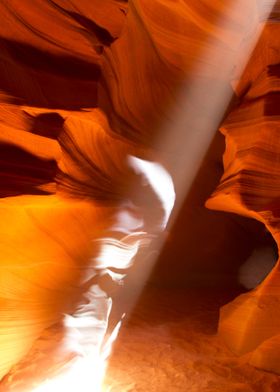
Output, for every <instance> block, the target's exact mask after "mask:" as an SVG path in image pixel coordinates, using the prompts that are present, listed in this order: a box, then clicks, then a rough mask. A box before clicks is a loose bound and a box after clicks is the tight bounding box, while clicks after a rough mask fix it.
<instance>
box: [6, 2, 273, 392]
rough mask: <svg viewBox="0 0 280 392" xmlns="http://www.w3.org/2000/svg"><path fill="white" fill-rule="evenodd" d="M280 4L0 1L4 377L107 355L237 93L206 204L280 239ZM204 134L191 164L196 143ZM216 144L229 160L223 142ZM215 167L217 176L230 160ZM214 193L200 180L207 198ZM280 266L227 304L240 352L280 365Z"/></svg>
mask: <svg viewBox="0 0 280 392" xmlns="http://www.w3.org/2000/svg"><path fill="white" fill-rule="evenodd" d="M271 5H272V2H271V1H267V2H266V1H264V2H259V1H257V0H248V1H246V2H244V1H236V0H231V1H228V2H227V3H226V4H225V2H224V1H222V0H211V1H210V0H201V1H195V2H194V1H188V0H176V1H172V0H169V1H166V0H155V1H150V0H130V1H125V0H91V1H89V0H79V1H78V0H77V1H68V0H36V1H29V0H27V1H24V2H22V1H19V0H11V1H5V0H2V1H0V15H1V24H0V49H1V50H0V71H1V72H0V151H1V156H0V175H1V181H0V196H1V199H0V210H1V222H0V238H1V244H0V250H1V252H0V253H1V258H0V269H1V271H0V303H1V306H0V350H1V356H0V379H2V385H1V387H2V388H3V390H4V391H5V390H7V391H8V390H11V391H12V390H14V391H17V392H19V391H24V390H28V391H29V390H31V389H32V388H33V387H35V386H38V385H40V383H41V382H43V381H44V380H46V379H51V378H52V377H53V376H54V375H57V374H58V373H60V370H61V369H63V370H65V368H67V366H68V365H69V367H70V368H71V366H72V365H73V368H74V369H77V366H76V365H77V363H78V369H79V363H80V362H79V361H81V363H83V362H82V360H83V359H86V360H88V359H89V362H90V361H91V360H93V361H95V360H96V358H101V357H102V361H103V360H104V358H105V357H106V355H107V354H108V352H109V349H110V344H111V341H112V339H113V338H114V337H115V335H116V329H115V324H116V322H115V321H114V322H113V321H111V318H110V317H111V315H112V313H111V310H112V311H113V309H114V305H115V303H116V302H118V298H119V296H120V294H119V293H120V289H121V288H122V284H123V281H124V278H125V276H126V275H127V273H128V271H129V268H130V267H131V266H132V264H133V262H134V261H135V260H136V261H137V257H139V255H140V256H141V254H142V253H141V252H144V250H145V249H147V248H148V249H149V246H150V243H151V242H152V241H154V239H155V238H156V237H157V236H158V235H159V233H161V232H162V231H163V230H165V228H166V225H167V222H168V219H169V216H170V213H171V211H172V208H173V204H174V198H175V192H176V193H178V194H179V196H180V197H179V199H180V198H181V199H182V198H183V197H184V195H183V196H182V195H180V192H182V189H181V183H182V178H183V177H184V175H185V174H184V173H185V172H187V171H188V170H187V169H189V167H190V168H191V169H189V170H190V171H192V172H193V174H192V177H194V174H195V172H196V170H197V169H198V166H199V164H200V162H201V159H200V158H201V157H200V158H199V157H198V158H197V155H198V154H197V153H196V151H199V154H200V155H202V153H203V151H200V150H199V148H198V149H197V150H196V149H193V148H192V142H193V140H198V141H199V142H198V143H197V144H199V145H200V144H203V139H204V137H203V134H204V133H203V132H206V133H209V134H210V136H208V138H206V139H207V140H208V139H211V132H212V133H213V131H215V130H216V126H217V124H218V123H219V122H220V117H221V116H223V115H224V112H225V110H226V108H227V107H228V106H229V107H228V112H229V115H228V116H227V119H226V120H225V122H224V124H223V126H222V132H223V133H224V134H225V135H226V143H227V146H226V152H225V158H224V170H225V172H224V175H223V177H222V179H221V183H220V185H219V186H218V188H217V190H216V192H215V193H214V194H213V195H212V197H211V198H210V199H209V201H208V202H207V206H208V207H210V208H213V209H220V210H223V211H229V212H232V213H238V214H241V215H243V216H246V217H249V218H254V219H257V220H259V221H261V222H262V223H264V224H265V226H266V228H267V230H268V231H270V232H271V234H272V236H273V237H274V239H275V240H276V241H278V234H277V233H278V229H277V227H278V226H277V225H278V213H277V211H278V210H277V208H278V207H277V206H278V204H277V203H278V198H279V197H278V163H277V162H278V158H277V157H278V150H279V148H280V146H279V143H278V141H277V140H278V139H277V129H278V128H277V126H278V112H277V97H278V90H279V72H280V71H279V69H278V65H277V64H278V63H279V58H278V53H279V52H278V47H277V45H278V41H277V37H278V36H277V34H278V23H277V22H278V8H277V4H276V6H275V8H274V11H273V12H272V14H271V17H270V20H269V22H266V20H265V18H266V15H267V12H268V11H267V10H270V8H271ZM241 11H242V12H241ZM264 24H265V29H264V31H263V34H262V36H261V40H260V42H259V43H258V46H257V47H256V49H255V51H254V53H253V55H252V58H251V60H250V61H249V64H248V66H247V68H246V70H245V72H244V74H243V76H242V77H240V70H241V69H242V65H244V63H245V62H246V59H248V56H249V54H250V51H249V49H250V43H251V42H252V40H253V41H254V39H253V38H254V37H255V36H257V34H258V31H259V30H260V29H261V27H263V25H264ZM232 87H233V88H234V89H235V92H233V90H232ZM232 95H234V99H233V100H232V104H230V99H231V97H232ZM220 105H221V106H222V109H220V112H221V113H220V114H217V115H215V119H214V115H213V113H216V111H217V113H218V112H219V110H217V107H216V106H220ZM219 116H220V117H219ZM214 120H215V121H214ZM207 126H208V127H209V129H208V128H207ZM208 131H209V132H208ZM219 142H221V139H219ZM188 148H189V149H188ZM192 152H193V153H194V155H195V157H194V161H191V160H189V163H188V168H187V167H186V166H185V165H184V164H182V162H184V160H183V159H182V157H183V158H184V157H185V156H190V157H191V156H192ZM204 152H205V151H204ZM214 152H215V153H214V156H215V159H217V161H218V158H217V156H218V155H219V149H218V148H217V145H215V146H214ZM194 162H195V163H194ZM204 165H205V162H204ZM206 166H207V161H206ZM217 166H218V165H217ZM213 167H214V168H212V171H210V177H211V176H213V177H215V179H214V180H213V182H212V181H210V180H209V183H208V182H207V192H206V193H207V194H208V193H210V188H211V187H212V185H213V183H215V181H216V179H217V177H218V174H217V171H218V170H220V167H218V169H217V168H216V166H215V165H214V166H213ZM218 173H219V171H218ZM190 177H191V175H190ZM211 178H212V177H211ZM207 181H208V180H207ZM174 187H175V192H174ZM198 187H203V184H202V185H201V184H199V185H198ZM208 190H209V192H208ZM205 197H206V195H205V194H204V192H201V191H200V196H199V198H200V204H203V202H204V199H205ZM212 216H213V215H212ZM194 218H196V217H194ZM210 222H211V218H210ZM213 222H216V221H215V218H213ZM242 222H243V223H244V222H245V221H242ZM246 222H247V221H246ZM243 223H242V224H243ZM244 224H245V225H248V226H249V225H250V224H249V223H248V222H247V223H244ZM229 226H230V230H231V229H232V231H234V232H235V233H236V226H235V224H232V225H231V224H230V225H229ZM225 227H226V225H225ZM237 227H239V224H237ZM212 231H213V230H212ZM256 231H257V232H261V231H259V227H258V229H256ZM197 240H198V239H197ZM245 242H246V241H245ZM208 245H209V242H208ZM231 246H232V244H231ZM247 251H248V249H247V248H246V249H245V253H246V252H247ZM142 256H143V255H142ZM143 258H144V260H145V257H144V256H143V257H142V259H143ZM277 268H278V267H277V266H276V267H275V269H274V270H273V272H272V273H271V275H270V276H269V277H268V278H267V279H266V280H265V281H264V282H263V283H262V285H260V286H259V287H258V288H257V289H256V290H254V291H252V292H250V293H248V294H245V295H243V296H242V297H238V298H237V299H236V300H235V301H234V302H233V303H231V304H229V305H227V306H226V307H224V308H223V309H222V312H221V321H220V326H219V331H220V334H221V335H222V336H223V337H224V339H225V341H226V342H228V344H229V345H230V347H231V349H232V350H233V351H235V352H236V353H237V354H243V353H247V352H253V355H252V356H251V358H250V362H251V363H252V364H254V366H257V367H260V368H264V369H266V370H272V371H275V372H280V369H279V367H278V366H279V365H278V359H277V358H278V349H276V347H277V345H278V344H279V338H278V333H279V328H280V324H279V323H280V321H279V318H278V312H279V303H278V297H279V290H278V286H279V276H278V269H277ZM173 269H174V270H176V267H173ZM144 275H145V274H144ZM144 275H143V276H144ZM141 279H143V277H142V278H141ZM141 279H140V277H139V280H141ZM142 283H143V282H140V284H142ZM122 312H125V309H122V308H120V309H118V312H117V314H118V316H119V317H118V319H117V322H119V321H120V320H121V316H122ZM112 331H114V332H113V333H112ZM110 336H111V337H112V336H113V338H110ZM86 363H87V362H86ZM42 369H46V371H45V372H43V370H42ZM87 371H88V368H87V367H83V372H84V373H82V374H83V377H85V378H86V377H87V376H89V375H91V373H90V371H89V374H86V372H87ZM34 374H36V377H35V376H34ZM74 374H75V373H74ZM96 376H98V375H96ZM92 379H93V377H91V382H92ZM27 380H28V381H27ZM72 381H73V382H74V380H72ZM93 381H94V380H93ZM76 382H79V378H78V379H77V380H76ZM68 385H69V384H68ZM72 386H73V387H75V384H73V385H72ZM62 387H63V388H62V389H64V388H66V389H65V390H67V387H66V386H65V385H62ZM78 387H79V384H76V388H78ZM87 387H88V388H93V387H96V388H97V385H95V384H94V385H91V384H90V383H89V384H88V385H87Z"/></svg>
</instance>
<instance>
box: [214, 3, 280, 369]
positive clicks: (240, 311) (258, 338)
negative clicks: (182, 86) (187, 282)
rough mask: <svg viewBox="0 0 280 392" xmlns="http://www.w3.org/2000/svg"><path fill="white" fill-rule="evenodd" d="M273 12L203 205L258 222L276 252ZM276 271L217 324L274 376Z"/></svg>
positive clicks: (230, 120) (233, 344)
mask: <svg viewBox="0 0 280 392" xmlns="http://www.w3.org/2000/svg"><path fill="white" fill-rule="evenodd" d="M276 11H277V9H276ZM276 11H275V13H273V14H272V16H271V19H270V20H269V21H268V23H267V25H266V27H265V30H264V32H263V35H262V36H261V39H260V41H259V43H258V45H257V47H256V49H255V51H254V53H253V55H252V59H251V60H250V62H249V64H248V66H247V69H246V71H245V73H244V75H243V78H242V79H241V82H240V84H239V86H238V88H237V92H238V94H240V103H239V104H238V105H237V107H236V108H235V109H233V110H232V111H231V113H230V114H229V116H228V117H227V119H226V120H225V122H224V123H223V125H222V127H221V132H222V133H223V134H224V135H225V139H226V149H225V153H224V158H223V160H224V174H223V176H222V178H221V181H220V184H219V185H218V187H217V189H216V191H215V192H214V193H213V195H212V196H211V198H210V199H209V200H208V201H207V204H206V205H207V206H208V207H209V208H215V209H220V210H224V211H229V212H234V213H237V214H240V215H243V216H246V217H250V218H253V219H256V220H259V221H260V222H262V223H263V224H264V226H265V227H266V229H267V230H268V231H269V232H270V233H271V235H272V237H273V238H274V240H275V242H276V243H277V245H278V249H279V212H278V211H279V205H278V203H279V151H280V150H279V147H280V145H279V141H278V140H279V96H280V95H279V92H280V90H279V75H280V73H279V71H280V68H279V60H280V57H279V56H280V52H279V48H278V47H277V43H276V42H275V41H274V40H275V36H276V34H278V33H279V25H278V24H277V22H278V14H277V12H276ZM260 54H261V55H260ZM244 91H246V92H245V93H244ZM278 269H279V266H278V263H277V264H276V266H275V267H274V268H273V270H272V271H271V273H270V274H269V275H268V276H267V278H266V279H265V280H264V281H263V282H262V283H261V284H260V285H258V286H257V287H256V288H255V289H254V290H252V291H251V292H249V293H246V294H243V295H241V296H239V297H237V298H236V299H235V300H234V301H233V302H231V303H230V304H228V305H226V306H224V307H223V308H222V310H221V317H220V324H219V333H220V335H221V336H222V337H223V338H224V340H225V341H226V343H227V345H228V346H229V347H230V348H231V349H232V350H233V351H234V352H235V353H237V354H239V355H240V354H245V353H249V352H250V353H251V356H250V363H252V364H253V365H255V366H257V367H259V368H262V369H266V370H270V371H274V372H276V373H280V367H279V327H280V324H279V319H280V318H279V270H278Z"/></svg>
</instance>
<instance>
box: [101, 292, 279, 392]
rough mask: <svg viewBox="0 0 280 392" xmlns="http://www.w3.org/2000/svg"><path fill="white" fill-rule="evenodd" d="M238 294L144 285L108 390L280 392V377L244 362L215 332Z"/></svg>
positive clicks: (116, 354)
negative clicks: (223, 312)
mask: <svg viewBox="0 0 280 392" xmlns="http://www.w3.org/2000/svg"><path fill="white" fill-rule="evenodd" d="M233 296H234V294H232V295H229V294H226V295H225V294H224V293H222V292H218V291H213V290H211V291H209V290H208V291H205V290H185V291H182V290H181V291H179V290H157V289H149V290H146V292H145V294H144V295H143V296H142V298H141V300H140V302H139V304H138V305H137V307H136V308H135V310H134V312H133V314H132V316H131V318H130V320H129V321H128V322H127V323H126V324H125V325H124V326H123V329H122V331H121V333H120V336H119V340H118V342H117V343H116V345H115V350H114V353H113V355H112V357H111V360H110V365H109V369H108V374H107V378H106V385H107V390H108V391H110V392H167V391H168V392H169V391H171V392H177V391H181V392H185V391H186V392H187V391H188V392H272V391H273V392H279V391H280V377H279V376H277V375H274V374H270V373H267V372H263V371H260V370H257V369H255V368H253V367H251V366H249V365H247V364H246V357H243V358H239V359H238V358H237V357H236V356H235V355H233V354H232V353H231V352H229V350H227V348H226V347H225V346H224V344H223V342H221V341H220V339H219V338H218V337H217V335H216V330H217V322H218V310H219V307H220V306H221V305H222V304H224V303H226V302H227V301H228V300H230V299H231V298H232V297H233Z"/></svg>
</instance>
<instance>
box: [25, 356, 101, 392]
mask: <svg viewBox="0 0 280 392" xmlns="http://www.w3.org/2000/svg"><path fill="white" fill-rule="evenodd" d="M104 371H105V363H104V362H102V361H101V360H100V358H98V360H97V359H96V358H95V359H93V358H79V359H77V361H76V362H75V363H74V364H73V365H72V366H71V367H70V368H69V370H67V371H66V372H65V373H63V374H61V375H59V376H58V377H55V378H53V379H51V380H47V381H45V382H44V383H42V384H41V385H39V386H38V387H35V389H33V390H32V392H64V391H65V392H78V391H79V392H102V381H103V377H104Z"/></svg>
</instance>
